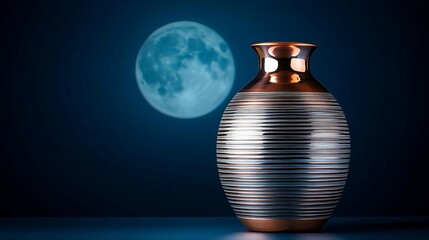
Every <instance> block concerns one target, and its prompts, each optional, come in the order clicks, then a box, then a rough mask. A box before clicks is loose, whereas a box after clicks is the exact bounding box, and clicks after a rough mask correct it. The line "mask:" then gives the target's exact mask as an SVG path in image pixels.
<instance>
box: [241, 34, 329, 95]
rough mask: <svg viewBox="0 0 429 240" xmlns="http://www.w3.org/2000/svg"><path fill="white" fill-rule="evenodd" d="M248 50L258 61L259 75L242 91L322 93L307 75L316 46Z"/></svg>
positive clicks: (285, 45) (260, 46) (268, 45)
mask: <svg viewBox="0 0 429 240" xmlns="http://www.w3.org/2000/svg"><path fill="white" fill-rule="evenodd" d="M252 48H253V49H254V50H255V51H256V53H257V54H258V57H259V71H258V74H257V75H256V77H255V78H254V79H253V80H252V82H250V83H249V84H248V85H247V86H246V87H245V88H243V89H242V91H310V92H313V91H326V89H325V88H324V87H323V86H322V85H321V84H320V83H318V82H317V81H316V80H315V79H314V78H313V76H312V75H311V73H310V68H309V62H310V56H311V54H312V53H313V52H314V50H316V45H314V44H310V43H299V42H264V43H255V44H253V45H252Z"/></svg>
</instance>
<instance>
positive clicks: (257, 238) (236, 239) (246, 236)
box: [222, 232, 274, 240]
mask: <svg viewBox="0 0 429 240" xmlns="http://www.w3.org/2000/svg"><path fill="white" fill-rule="evenodd" d="M272 239H274V238H272V237H270V236H269V235H268V234H266V233H256V232H240V233H233V234H231V235H228V236H226V237H225V238H222V240H272Z"/></svg>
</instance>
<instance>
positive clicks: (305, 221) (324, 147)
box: [217, 42, 350, 232]
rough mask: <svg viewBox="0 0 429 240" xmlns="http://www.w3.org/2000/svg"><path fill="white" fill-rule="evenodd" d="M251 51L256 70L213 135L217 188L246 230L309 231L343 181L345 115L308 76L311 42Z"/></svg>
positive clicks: (327, 209) (325, 213) (323, 215)
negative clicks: (218, 182) (220, 190)
mask: <svg viewBox="0 0 429 240" xmlns="http://www.w3.org/2000/svg"><path fill="white" fill-rule="evenodd" d="M251 46H252V48H253V49H254V50H255V51H256V53H257V55H258V57H259V72H258V73H257V75H256V77H255V78H254V79H253V80H252V81H250V82H249V83H248V84H247V85H246V86H245V87H244V88H243V89H242V90H241V91H240V92H238V93H237V94H236V95H235V96H234V98H233V99H232V101H231V102H230V103H229V104H228V106H227V108H226V110H225V112H224V114H223V116H222V120H221V123H220V126H219V130H218V136H217V164H218V171H219V176H220V180H221V183H222V187H223V189H224V192H225V194H226V196H227V198H228V201H229V203H230V205H231V206H232V208H233V210H234V212H235V214H236V215H237V217H238V218H239V219H240V221H241V222H242V223H243V224H244V225H245V226H246V227H247V228H248V229H249V230H251V231H261V232H277V231H317V230H319V229H321V227H322V226H323V225H324V224H325V222H326V221H327V220H328V218H329V217H330V216H331V214H332V213H333V211H334V209H335V207H336V205H337V203H338V201H339V199H340V197H341V194H342V192H343V189H344V186H345V183H346V179H347V174H348V168H349V160H350V135H349V129H348V125H347V121H346V118H345V116H344V114H343V112H342V110H341V107H340V105H339V104H338V103H337V101H336V100H335V98H334V97H333V96H332V95H331V94H330V93H329V92H328V91H327V90H326V88H325V87H323V86H322V85H321V84H320V83H319V82H317V81H316V80H315V79H314V77H313V76H312V74H311V73H310V69H309V59H310V55H311V54H312V53H313V51H314V50H315V49H316V45H313V44H309V43H299V42H264V43H256V44H253V45H251Z"/></svg>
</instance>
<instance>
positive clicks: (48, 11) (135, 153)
mask: <svg viewBox="0 0 429 240" xmlns="http://www.w3.org/2000/svg"><path fill="white" fill-rule="evenodd" d="M0 6H1V15H0V18H1V40H0V41H1V59H2V64H1V95H0V98H1V115H2V116H1V119H0V121H1V122H0V123H1V125H0V137H1V151H0V157H1V158H0V215H1V216H221V215H232V214H233V212H232V210H231V208H230V207H229V205H228V202H227V200H226V198H225V197H224V194H223V192H222V188H221V185H220V181H219V180H218V174H217V167H216V151H215V146H216V133H217V127H218V124H219V121H220V118H221V115H222V112H223V110H224V108H225V107H226V104H227V103H228V100H230V99H231V98H232V97H233V95H234V94H235V93H236V92H237V91H239V90H240V88H241V87H243V86H244V85H245V84H246V83H247V82H248V81H249V80H250V79H251V78H252V77H253V76H254V75H255V73H256V70H257V57H256V54H255V53H254V52H253V51H252V49H251V48H250V47H249V44H251V43H254V42H260V41H303V42H311V43H315V44H317V45H318V46H319V48H318V50H317V51H316V52H315V53H314V54H313V57H312V60H311V67H312V72H313V75H314V76H315V77H316V78H317V79H318V80H319V81H320V82H321V83H322V84H323V85H325V86H326V87H327V88H328V89H329V90H330V91H331V92H332V93H333V95H334V96H335V97H336V98H337V99H338V101H339V102H340V104H341V105H342V107H343V110H344V112H345V114H346V116H347V119H348V121H349V124H350V130H351V139H352V162H351V168H350V175H349V180H348V183H347V186H346V190H345V193H344V196H343V198H342V200H341V202H340V204H339V206H338V208H337V211H336V212H335V214H336V215H428V214H429V205H428V204H427V201H428V200H429V194H428V187H427V186H426V184H427V182H428V178H427V174H426V172H427V168H428V167H429V166H428V165H429V164H428V158H427V153H428V149H429V147H428V146H427V145H428V144H427V141H426V140H425V138H426V137H427V136H428V135H429V132H428V127H427V122H428V121H429V119H428V117H427V115H424V112H425V111H427V110H428V107H427V104H428V102H429V101H428V93H427V92H428V90H427V89H428V84H427V78H426V76H425V74H424V73H425V72H424V70H425V67H427V65H428V59H427V57H426V56H427V54H428V51H427V43H426V41H427V40H426V39H425V38H424V37H423V36H424V35H425V34H427V33H428V26H427V25H425V24H424V21H425V20H427V19H426V18H425V17H424V14H423V13H424V12H423V6H422V5H419V4H417V3H416V2H414V1H374V0H367V1H268V0H266V1H223V0H216V1H208V0H207V1H206V0H205V1H201V0H200V1H165V0H157V1H29V2H28V3H26V2H24V1H2V2H1V3H0ZM181 20H190V21H196V22H199V23H202V24H204V25H207V26H209V27H210V28H212V29H214V30H215V31H216V32H218V33H219V34H220V35H221V36H222V37H223V38H224V39H225V40H226V41H227V42H228V44H229V46H230V48H231V51H232V53H233V55H234V59H235V63H236V78H235V82H234V86H233V90H232V91H231V94H230V95H229V97H228V99H227V100H226V101H225V102H224V103H223V104H222V105H221V106H220V107H219V108H217V109H216V110H215V111H213V112H211V113H210V114H208V115H206V116H203V117H200V118H196V119H190V120H182V119H175V118H171V117H168V116H165V115H162V114H161V113H159V112H157V111H156V110H154V109H153V108H151V107H150V106H149V104H148V103H147V102H145V100H144V98H143V97H142V96H141V94H140V92H139V90H138V87H137V84H136V79H135V75H134V66H135V59H136V55H137V52H138V50H139V48H140V47H141V45H142V43H143V42H144V40H145V39H146V37H148V35H149V34H150V33H151V32H152V31H154V30H155V29H157V28H158V27H160V26H162V25H164V24H167V23H170V22H174V21H181Z"/></svg>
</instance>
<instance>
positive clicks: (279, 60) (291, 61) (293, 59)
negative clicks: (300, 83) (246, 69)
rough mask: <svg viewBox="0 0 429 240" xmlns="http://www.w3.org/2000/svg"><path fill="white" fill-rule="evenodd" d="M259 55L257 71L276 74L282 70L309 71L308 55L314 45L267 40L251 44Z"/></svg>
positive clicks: (314, 47)
mask: <svg viewBox="0 0 429 240" xmlns="http://www.w3.org/2000/svg"><path fill="white" fill-rule="evenodd" d="M252 48H253V49H254V50H255V51H256V53H257V54H258V57H259V72H260V73H268V74H278V73H280V72H282V71H287V72H297V73H307V72H310V69H309V61H310V56H311V54H312V53H313V51H314V50H315V49H316V45H314V44H309V43H297V42H268V43H256V44H253V45H252Z"/></svg>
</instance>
